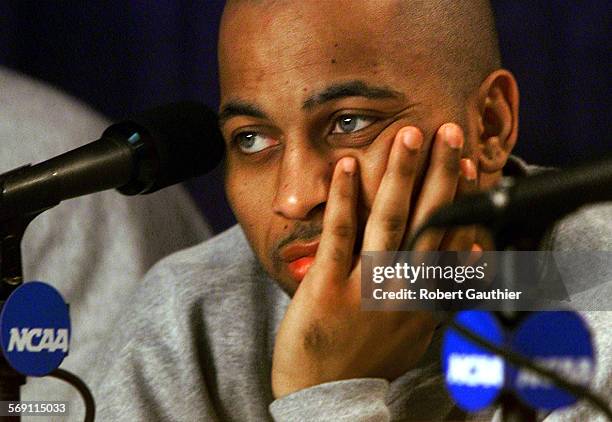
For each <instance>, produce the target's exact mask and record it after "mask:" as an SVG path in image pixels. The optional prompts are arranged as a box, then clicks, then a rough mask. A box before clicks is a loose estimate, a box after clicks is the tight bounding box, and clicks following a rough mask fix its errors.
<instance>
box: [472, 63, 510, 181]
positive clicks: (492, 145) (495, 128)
mask: <svg viewBox="0 0 612 422" xmlns="http://www.w3.org/2000/svg"><path fill="white" fill-rule="evenodd" d="M518 109H519V91H518V85H517V83H516V80H515V79H514V75H512V73H510V72H509V71H507V70H505V69H499V70H496V71H494V72H493V73H491V74H490V75H489V76H488V77H487V78H486V79H485V81H484V82H483V83H482V84H481V85H480V88H479V89H478V111H479V114H480V119H479V125H478V135H479V137H478V145H477V147H476V153H477V157H478V161H479V168H480V170H481V171H483V172H485V173H495V172H498V171H500V170H501V169H502V168H503V167H504V165H505V164H506V161H507V160H508V156H509V155H510V152H511V151H512V149H513V148H514V145H515V143H516V139H517V136H518V112H519V111H518Z"/></svg>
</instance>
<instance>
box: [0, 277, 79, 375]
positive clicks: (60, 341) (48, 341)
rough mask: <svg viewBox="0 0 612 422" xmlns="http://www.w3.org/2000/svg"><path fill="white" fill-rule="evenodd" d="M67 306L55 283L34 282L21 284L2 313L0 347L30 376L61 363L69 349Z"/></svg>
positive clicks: (51, 369)
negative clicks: (51, 284) (53, 284)
mask: <svg viewBox="0 0 612 422" xmlns="http://www.w3.org/2000/svg"><path fill="white" fill-rule="evenodd" d="M69 344H70V316H69V312H68V305H67V304H66V303H65V302H64V299H63V298H62V296H61V295H60V294H59V292H58V291H57V290H56V289H55V288H54V287H52V286H50V285H48V284H45V283H42V282H40V281H31V282H28V283H24V284H22V285H21V286H19V287H18V288H17V289H15V291H14V292H13V293H12V294H11V295H10V296H9V298H8V299H7V301H6V302H5V303H4V306H3V308H2V312H1V313H0V346H2V353H3V354H4V357H5V358H6V360H7V361H8V363H9V364H10V365H11V366H12V367H13V368H14V369H15V370H16V371H17V372H20V373H22V374H24V375H29V376H44V375H47V374H49V373H50V372H52V371H53V370H54V369H56V368H57V367H59V366H60V364H61V363H62V361H63V360H64V358H65V357H66V355H67V354H68V351H69Z"/></svg>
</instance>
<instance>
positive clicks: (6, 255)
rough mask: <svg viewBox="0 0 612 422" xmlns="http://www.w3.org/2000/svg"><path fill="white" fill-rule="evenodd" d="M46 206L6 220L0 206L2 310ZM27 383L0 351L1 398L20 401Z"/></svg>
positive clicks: (16, 418) (15, 418) (18, 280)
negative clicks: (29, 234)
mask: <svg viewBox="0 0 612 422" xmlns="http://www.w3.org/2000/svg"><path fill="white" fill-rule="evenodd" d="M0 207H1V204H0ZM47 209H49V208H46V209H43V210H40V211H35V212H32V213H29V214H26V215H23V216H17V217H9V218H6V219H4V218H2V217H3V216H2V209H1V208H0V312H1V311H2V308H3V307H4V303H5V302H6V300H7V299H8V297H9V296H10V295H11V293H12V292H13V291H14V290H15V289H16V288H18V287H19V286H21V284H22V283H23V265H22V260H21V240H22V239H23V234H24V233H25V230H26V228H27V227H28V225H29V224H30V222H32V220H34V218H36V217H37V216H38V215H39V214H41V213H42V212H44V211H46V210H47ZM25 383H26V377H25V376H24V375H22V374H20V373H19V372H17V371H15V370H14V369H13V368H12V367H11V366H10V365H9V363H8V362H7V361H6V359H5V358H4V354H2V353H0V401H20V389H21V386H22V385H24V384H25ZM20 419H21V418H20V416H9V417H6V420H7V421H19V420H20ZM3 420H4V418H3Z"/></svg>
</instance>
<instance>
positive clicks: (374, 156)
mask: <svg viewBox="0 0 612 422" xmlns="http://www.w3.org/2000/svg"><path fill="white" fill-rule="evenodd" d="M411 120H412V119H407V118H401V119H398V120H396V121H394V122H393V123H391V124H390V125H389V126H387V127H386V128H385V129H384V130H383V131H382V132H381V133H380V134H379V135H378V136H377V137H376V139H375V140H374V141H373V142H372V144H370V146H369V147H368V148H367V149H366V150H365V151H364V152H363V154H361V155H359V156H358V157H357V159H358V161H359V168H360V174H361V197H360V200H361V202H362V204H363V205H364V206H365V207H366V208H367V209H368V210H370V209H371V208H372V205H373V203H374V199H375V197H376V192H377V191H378V188H379V186H380V183H381V181H382V179H383V176H384V175H385V170H386V169H387V162H388V161H389V154H390V153H391V147H392V146H393V141H394V139H395V135H396V134H397V132H398V131H399V130H400V129H401V128H403V127H406V126H416V127H418V125H416V124H414V123H412V122H411Z"/></svg>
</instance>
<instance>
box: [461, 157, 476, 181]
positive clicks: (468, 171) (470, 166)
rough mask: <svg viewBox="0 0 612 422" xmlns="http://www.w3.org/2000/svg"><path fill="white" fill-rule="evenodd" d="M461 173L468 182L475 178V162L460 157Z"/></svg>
mask: <svg viewBox="0 0 612 422" xmlns="http://www.w3.org/2000/svg"><path fill="white" fill-rule="evenodd" d="M459 166H460V168H461V174H462V175H463V177H465V179H466V180H467V181H469V182H473V181H474V180H476V176H477V174H476V164H474V161H472V160H471V159H470V158H462V159H461V161H460V162H459Z"/></svg>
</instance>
